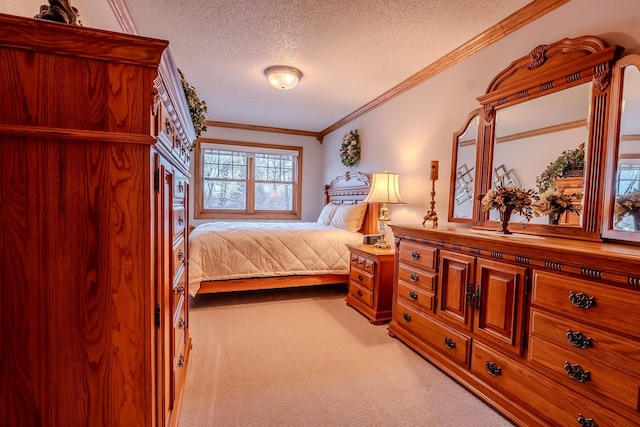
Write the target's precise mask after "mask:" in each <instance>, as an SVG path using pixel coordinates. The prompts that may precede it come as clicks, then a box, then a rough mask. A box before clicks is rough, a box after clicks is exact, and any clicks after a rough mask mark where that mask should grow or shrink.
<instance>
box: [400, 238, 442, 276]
mask: <svg viewBox="0 0 640 427" xmlns="http://www.w3.org/2000/svg"><path fill="white" fill-rule="evenodd" d="M436 253H437V249H435V248H430V247H428V246H425V245H421V244H418V243H413V242H406V241H404V240H403V241H401V242H400V248H399V250H398V256H399V259H400V262H401V263H407V264H411V265H414V266H416V267H422V268H424V269H426V270H430V271H434V270H435V268H436Z"/></svg>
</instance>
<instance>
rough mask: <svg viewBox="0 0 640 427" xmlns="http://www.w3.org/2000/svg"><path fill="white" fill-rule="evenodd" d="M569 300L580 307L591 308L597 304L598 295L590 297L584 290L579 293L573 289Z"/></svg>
mask: <svg viewBox="0 0 640 427" xmlns="http://www.w3.org/2000/svg"><path fill="white" fill-rule="evenodd" d="M569 301H571V304H573V305H574V306H576V307H578V308H584V309H587V308H591V307H593V306H594V305H596V297H590V296H588V295H587V294H585V293H584V292H578V293H577V294H576V293H575V292H573V291H570V292H569Z"/></svg>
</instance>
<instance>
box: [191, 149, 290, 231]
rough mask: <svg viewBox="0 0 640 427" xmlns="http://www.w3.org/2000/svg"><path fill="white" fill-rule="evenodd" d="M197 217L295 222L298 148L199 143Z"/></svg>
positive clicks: (196, 164)
mask: <svg viewBox="0 0 640 427" xmlns="http://www.w3.org/2000/svg"><path fill="white" fill-rule="evenodd" d="M198 147H199V148H198V151H197V153H196V162H195V166H196V168H197V172H198V173H197V175H198V176H199V179H197V180H196V182H195V194H196V214H195V217H196V218H198V219H249V218H250V219H300V201H301V194H300V188H301V186H300V177H301V168H300V163H301V160H302V148H301V147H289V146H278V145H257V144H250V143H238V142H230V141H218V140H201V141H200V142H199V144H198Z"/></svg>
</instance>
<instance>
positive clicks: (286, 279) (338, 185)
mask: <svg viewBox="0 0 640 427" xmlns="http://www.w3.org/2000/svg"><path fill="white" fill-rule="evenodd" d="M370 188H371V184H370V182H369V177H368V176H367V175H365V174H363V173H360V172H346V173H345V174H344V175H340V176H339V177H337V178H336V179H334V180H333V181H331V183H330V184H329V185H325V188H324V202H325V204H326V203H329V202H333V203H338V204H350V203H362V200H364V198H365V197H366V196H367V194H369V189H370ZM378 208H379V206H378V204H377V203H369V204H368V206H367V210H366V213H365V216H364V220H363V221H362V227H361V228H360V230H358V231H359V232H360V233H363V234H373V233H376V232H377V231H378ZM348 282H349V275H348V274H320V275H293V276H277V277H255V278H248V279H230V280H209V281H204V282H200V289H199V290H198V294H210V293H220V292H232V291H249V290H258V289H275V288H291V287H298V286H315V285H329V284H335V283H348Z"/></svg>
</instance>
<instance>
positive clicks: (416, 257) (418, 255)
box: [411, 251, 420, 260]
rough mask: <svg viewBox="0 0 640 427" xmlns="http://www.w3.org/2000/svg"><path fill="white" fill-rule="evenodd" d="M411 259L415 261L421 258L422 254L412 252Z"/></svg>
mask: <svg viewBox="0 0 640 427" xmlns="http://www.w3.org/2000/svg"><path fill="white" fill-rule="evenodd" d="M411 258H413V259H414V260H416V259H418V258H420V252H418V251H411Z"/></svg>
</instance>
